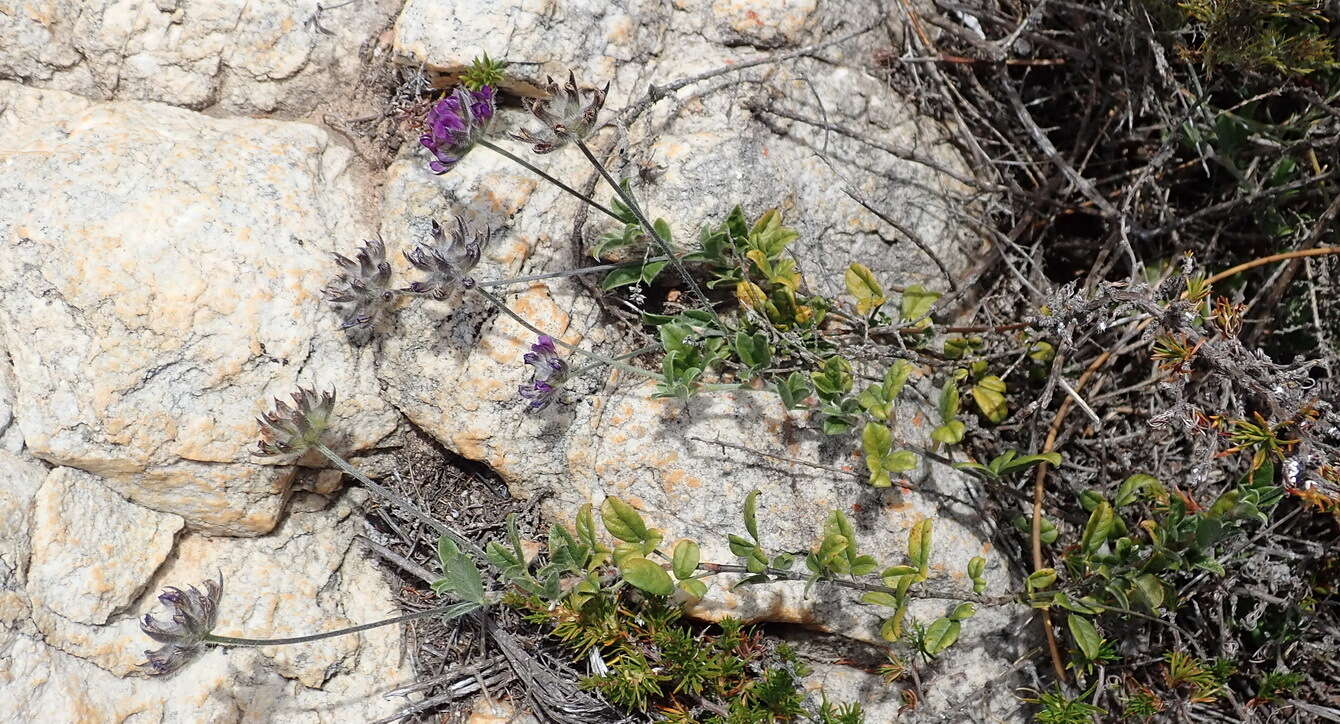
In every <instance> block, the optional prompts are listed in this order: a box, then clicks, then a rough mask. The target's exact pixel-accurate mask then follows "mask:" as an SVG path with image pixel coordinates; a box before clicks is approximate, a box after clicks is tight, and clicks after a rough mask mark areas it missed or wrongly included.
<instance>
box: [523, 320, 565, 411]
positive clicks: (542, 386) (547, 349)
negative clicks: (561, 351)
mask: <svg viewBox="0 0 1340 724" xmlns="http://www.w3.org/2000/svg"><path fill="white" fill-rule="evenodd" d="M522 360H523V361H525V363H526V364H528V365H530V366H531V367H534V368H535V373H534V374H533V375H532V376H531V379H530V384H528V385H522V386H521V387H520V388H519V389H518V390H517V392H518V394H520V395H521V397H523V398H524V399H526V400H529V401H530V409H531V411H532V412H538V411H540V410H543V409H544V408H546V407H548V406H549V403H551V402H553V401H554V398H556V397H557V396H558V390H559V388H561V387H562V386H563V381H564V380H565V379H567V376H568V363H567V362H565V361H564V360H563V358H562V357H559V356H558V350H557V349H556V348H555V347H554V339H553V337H550V336H549V335H547V334H542V335H540V339H539V341H538V342H536V343H535V344H533V345H531V346H530V351H529V352H527V353H526V356H525V357H522Z"/></svg>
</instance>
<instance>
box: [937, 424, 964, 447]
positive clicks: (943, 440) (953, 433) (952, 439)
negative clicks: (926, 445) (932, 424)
mask: <svg viewBox="0 0 1340 724" xmlns="http://www.w3.org/2000/svg"><path fill="white" fill-rule="evenodd" d="M966 430H967V425H964V424H963V421H962V420H950V421H949V422H946V423H945V424H943V425H940V426H939V427H937V428H935V429H934V430H931V439H932V440H934V441H936V442H938V443H940V444H942V445H957V444H959V443H960V442H962V441H963V433H964V432H965V431H966Z"/></svg>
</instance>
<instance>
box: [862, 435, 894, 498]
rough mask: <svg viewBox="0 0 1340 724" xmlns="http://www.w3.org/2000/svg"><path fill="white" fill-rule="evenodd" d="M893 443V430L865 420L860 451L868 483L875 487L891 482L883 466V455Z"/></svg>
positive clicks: (886, 485) (884, 485) (885, 485)
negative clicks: (863, 455)
mask: <svg viewBox="0 0 1340 724" xmlns="http://www.w3.org/2000/svg"><path fill="white" fill-rule="evenodd" d="M892 445H893V432H892V431H891V430H889V428H888V427H886V426H884V425H882V424H880V423H878V422H867V423H866V424H865V427H864V428H863V429H862V430H861V451H862V452H864V453H865V466H866V469H868V470H869V471H870V484H871V485H873V486H875V487H877V488H887V487H889V486H890V485H891V484H892V483H891V482H890V481H889V473H888V471H887V470H886V469H885V467H884V456H885V455H886V454H888V452H889V448H890V447H891V446H892Z"/></svg>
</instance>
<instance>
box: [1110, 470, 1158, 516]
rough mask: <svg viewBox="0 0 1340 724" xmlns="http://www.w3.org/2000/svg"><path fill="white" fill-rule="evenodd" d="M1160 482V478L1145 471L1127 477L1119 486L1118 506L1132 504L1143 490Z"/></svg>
mask: <svg viewBox="0 0 1340 724" xmlns="http://www.w3.org/2000/svg"><path fill="white" fill-rule="evenodd" d="M1158 484H1159V480H1158V478H1156V477H1154V476H1153V475H1146V474H1144V473H1136V474H1135V475H1132V476H1130V477H1129V478H1126V479H1125V480H1123V481H1122V482H1121V487H1119V488H1117V499H1116V506H1117V507H1118V508H1120V507H1121V506H1123V505H1130V504H1131V503H1133V502H1135V498H1136V497H1137V496H1138V495H1139V494H1140V492H1141V491H1143V490H1144V489H1145V488H1148V487H1151V486H1156V485H1158Z"/></svg>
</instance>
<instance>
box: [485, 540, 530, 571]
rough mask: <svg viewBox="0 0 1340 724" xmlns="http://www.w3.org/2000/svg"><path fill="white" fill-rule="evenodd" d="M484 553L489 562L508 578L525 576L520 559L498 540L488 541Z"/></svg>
mask: <svg viewBox="0 0 1340 724" xmlns="http://www.w3.org/2000/svg"><path fill="white" fill-rule="evenodd" d="M484 555H485V556H486V557H487V558H488V559H489V564H490V565H492V566H493V567H494V568H497V569H498V570H499V571H501V572H502V574H503V576H505V577H506V578H507V579H508V580H512V579H516V578H524V577H525V566H524V565H522V561H521V559H520V558H517V557H516V556H514V555H513V554H512V552H511V551H510V550H508V549H507V548H505V547H503V546H502V545H501V544H499V543H498V541H490V542H489V544H488V547H487V548H486V549H485V551H484Z"/></svg>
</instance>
